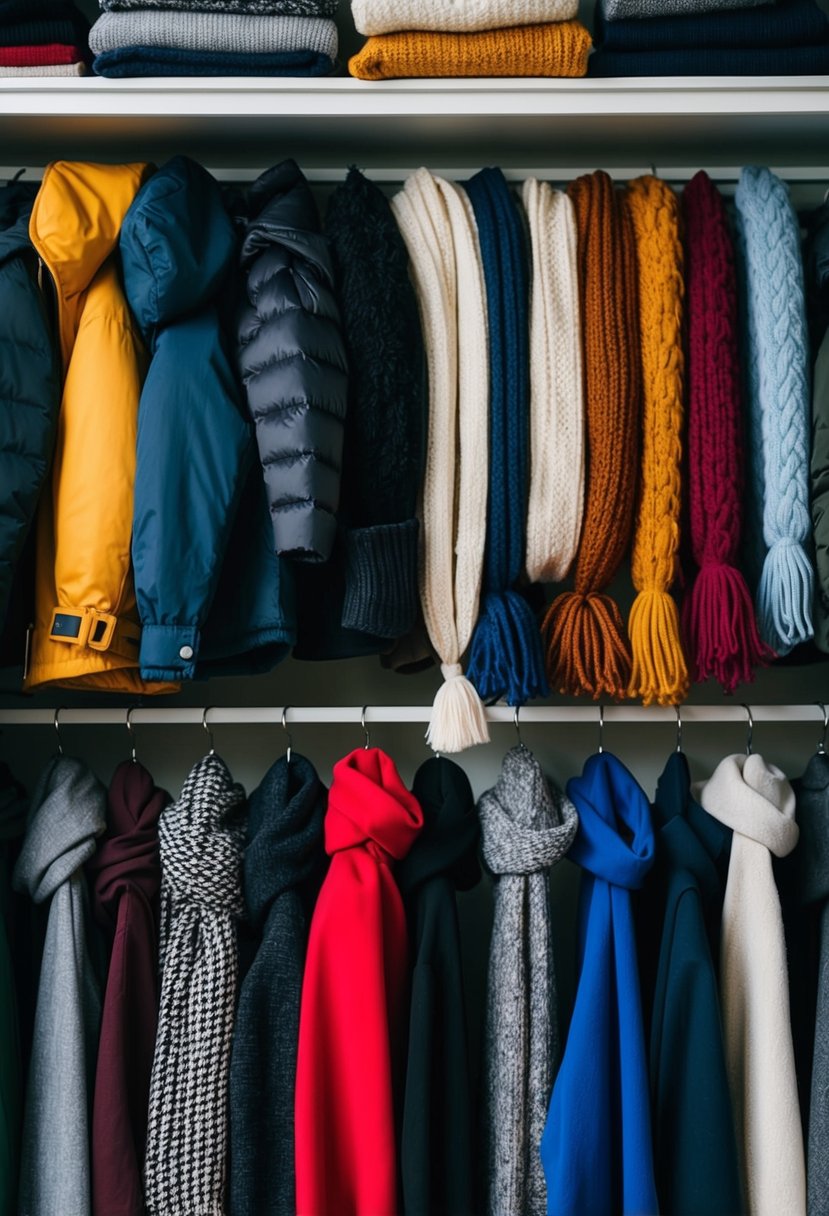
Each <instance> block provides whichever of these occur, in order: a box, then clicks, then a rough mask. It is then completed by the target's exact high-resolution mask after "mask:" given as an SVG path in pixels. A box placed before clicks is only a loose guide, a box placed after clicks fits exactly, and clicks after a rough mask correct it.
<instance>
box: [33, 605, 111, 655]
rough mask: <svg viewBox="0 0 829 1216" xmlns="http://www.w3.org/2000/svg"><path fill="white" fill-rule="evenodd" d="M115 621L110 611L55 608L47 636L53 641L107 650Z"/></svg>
mask: <svg viewBox="0 0 829 1216" xmlns="http://www.w3.org/2000/svg"><path fill="white" fill-rule="evenodd" d="M117 623H118V620H117V617H114V616H113V615H112V614H111V613H109V612H97V611H96V610H95V609H94V608H56V609H55V610H54V612H53V613H52V626H51V629H50V630H49V637H50V638H51V640H52V641H53V642H66V643H68V644H69V645H70V646H88V647H89V649H90V650H109V648H110V646H111V645H112V639H113V637H114V634H115V627H116V625H117Z"/></svg>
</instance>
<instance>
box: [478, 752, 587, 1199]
mask: <svg viewBox="0 0 829 1216" xmlns="http://www.w3.org/2000/svg"><path fill="white" fill-rule="evenodd" d="M478 813H479V815H480V819H481V838H482V852H483V858H484V861H485V862H486V865H487V867H488V869H489V870H490V872H491V873H492V876H493V879H494V891H493V896H494V901H495V917H494V921H493V925H492V938H491V940H490V946H489V971H488V974H487V1008H486V1032H485V1043H486V1056H485V1060H484V1110H483V1128H484V1151H485V1168H486V1211H487V1212H488V1213H489V1214H490V1216H502V1214H503V1213H507V1212H508V1213H510V1216H544V1213H546V1211H547V1189H546V1185H545V1181H544V1172H543V1170H542V1167H541V1158H540V1157H539V1154H538V1149H539V1145H540V1143H541V1136H542V1133H543V1131H544V1121H545V1118H546V1115H547V1103H548V1101H549V1097H550V1090H551V1088H552V1084H553V1079H554V1077H555V1074H556V1069H557V1068H558V1062H559V1055H560V1046H559V1034H558V1002H557V1000H556V973H555V963H554V959H553V934H552V925H551V923H550V902H549V878H550V870H551V869H552V867H553V866H554V865H555V864H556V862H558V861H560V860H561V858H562V857H563V856H564V855H565V853H566V852H567V850H568V849H569V848H570V845H571V844H572V843H573V839H574V837H575V835H576V828H577V827H578V816H577V815H576V811H575V808H574V806H573V804H572V802H571V801H570V799H569V798H567V797H565V795H564V794H563V793H562V792H561V791H560V790H557V789H555V788H553V789H552V790H551V789H550V786H549V785H548V784H547V780H546V778H545V776H544V773H543V772H542V770H541V766H540V764H539V763H538V761H537V760H536V758H535V756H533V754H532V753H531V752H530V751H528V750H527V749H526V748H525V747H514V748H512V750H511V751H508V752H507V754H506V756H505V757H504V762H503V764H502V766H501V773H500V776H499V778H498V782H497V784H496V785H495V786H494V787H493V789H491V790H488V791H487V792H486V793H485V794H483V795H482V796H481V799H480V802H479V804H478Z"/></svg>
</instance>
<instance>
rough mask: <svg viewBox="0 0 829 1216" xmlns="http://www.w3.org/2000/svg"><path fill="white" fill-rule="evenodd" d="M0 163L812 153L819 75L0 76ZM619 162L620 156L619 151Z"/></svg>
mask: <svg viewBox="0 0 829 1216" xmlns="http://www.w3.org/2000/svg"><path fill="white" fill-rule="evenodd" d="M0 124H2V125H0V132H2V134H1V135H0V145H2V153H1V154H0V159H2V161H3V162H4V163H8V164H10V163H12V162H14V161H15V160H16V161H17V162H18V163H19V164H25V165H31V166H33V167H36V166H38V165H40V164H43V163H44V162H45V161H47V160H49V159H51V158H53V157H55V156H75V157H79V156H86V157H90V156H99V157H101V158H102V159H111V158H113V157H115V156H119V157H125V156H141V157H148V156H149V157H152V158H154V159H162V158H163V157H164V156H166V155H169V154H171V153H172V152H173V151H186V152H189V153H190V154H192V155H197V156H200V157H201V159H202V160H204V161H205V163H207V164H209V165H210V166H211V167H213V168H217V167H227V168H233V167H246V166H251V165H255V166H264V165H265V164H267V163H271V162H272V161H273V159H275V158H279V157H282V156H286V155H293V156H296V157H297V159H298V160H299V161H300V162H301V163H302V164H303V166H304V167H306V166H307V167H309V168H314V167H321V166H331V167H334V166H340V167H341V166H343V165H345V164H347V163H348V162H349V161H351V160H356V161H358V162H359V163H360V164H361V165H364V166H375V165H376V166H384V167H390V166H391V167H394V166H400V167H406V168H409V167H411V166H412V165H416V164H417V163H419V162H420V161H423V160H427V161H428V163H429V164H430V165H431V166H434V167H441V166H446V165H469V166H473V165H478V164H481V163H492V162H496V163H500V164H502V165H504V166H507V167H508V166H510V165H533V164H540V165H546V166H550V167H555V166H563V165H568V166H570V165H572V166H576V167H578V166H584V167H590V168H592V167H595V165H597V164H603V165H605V166H607V167H608V168H614V167H616V166H618V165H620V164H622V163H623V164H624V165H625V166H628V165H631V164H637V163H640V162H641V163H642V164H644V165H649V164H652V163H653V164H656V165H657V166H660V167H661V166H670V165H685V164H699V165H705V166H706V167H709V166H710V167H715V166H716V165H731V164H745V163H747V162H749V161H763V162H766V163H773V164H774V165H778V166H784V165H798V164H800V165H803V164H821V163H825V149H826V146H827V139H829V78H827V77H824V76H814V77H795V78H791V77H757V78H754V77H743V78H732V77H723V78H719V77H714V78H711V77H704V78H702V77H701V78H681V79H679V78H672V77H665V78H649V79H635V80H406V81H389V82H385V83H383V84H367V83H364V82H361V81H357V80H351V79H349V78H347V77H342V78H334V79H327V80H314V81H309V80H305V79H302V80H300V79H294V80H281V81H278V82H267V83H264V82H262V81H261V80H251V79H215V80H212V79H175V78H169V79H155V80H125V81H112V80H101V79H97V78H86V79H80V80H77V79H69V80H66V79H60V78H54V79H48V78H29V79H21V80H4V81H2V83H0ZM620 158H623V160H620Z"/></svg>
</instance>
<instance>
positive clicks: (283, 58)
mask: <svg viewBox="0 0 829 1216" xmlns="http://www.w3.org/2000/svg"><path fill="white" fill-rule="evenodd" d="M92 70H93V72H95V74H96V75H97V76H110V77H127V76H330V75H331V73H332V72H333V70H334V62H333V60H331V59H329V58H328V56H327V55H320V54H317V53H316V52H312V51H280V52H277V53H275V54H273V55H243V54H234V53H230V52H224V51H184V50H180V49H179V48H178V47H158V46H122V47H119V48H118V50H117V51H105V52H103V54H101V55H98V56H97V57H96V58H95V60H94V61H93V63H92Z"/></svg>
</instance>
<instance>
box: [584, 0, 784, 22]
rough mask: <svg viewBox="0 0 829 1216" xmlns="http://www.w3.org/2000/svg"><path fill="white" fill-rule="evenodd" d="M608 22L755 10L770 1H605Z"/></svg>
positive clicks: (605, 13)
mask: <svg viewBox="0 0 829 1216" xmlns="http://www.w3.org/2000/svg"><path fill="white" fill-rule="evenodd" d="M603 2H604V15H605V17H606V18H607V20H608V21H615V20H616V19H617V18H619V17H634V18H636V19H637V20H638V19H640V18H642V17H677V16H680V15H681V14H682V13H708V12H719V11H720V10H721V9H728V8H753V7H754V6H755V5H758V4H763V3H767V2H768V0H603Z"/></svg>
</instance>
